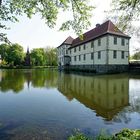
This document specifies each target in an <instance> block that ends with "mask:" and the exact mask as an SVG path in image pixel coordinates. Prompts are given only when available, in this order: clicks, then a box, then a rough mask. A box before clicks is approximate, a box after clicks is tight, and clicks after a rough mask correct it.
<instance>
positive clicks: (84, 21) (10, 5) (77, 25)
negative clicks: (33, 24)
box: [0, 0, 94, 41]
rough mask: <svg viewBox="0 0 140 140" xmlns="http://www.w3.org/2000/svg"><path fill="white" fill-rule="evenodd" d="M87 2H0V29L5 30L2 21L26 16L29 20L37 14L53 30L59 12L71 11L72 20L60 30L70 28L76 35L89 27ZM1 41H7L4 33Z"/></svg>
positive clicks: (5, 0)
mask: <svg viewBox="0 0 140 140" xmlns="http://www.w3.org/2000/svg"><path fill="white" fill-rule="evenodd" d="M93 8H94V7H92V6H90V5H89V3H88V0H84V1H83V0H10V1H9V0H1V1H0V29H7V27H6V26H5V24H4V23H3V24H2V22H3V21H12V22H16V21H18V19H17V16H18V15H22V14H23V13H24V14H26V15H27V16H28V17H29V18H31V17H32V15H34V14H36V13H39V14H40V15H41V17H42V19H45V22H46V24H47V25H48V26H49V27H50V28H53V27H54V26H55V25H56V20H57V17H58V13H59V12H60V11H72V13H73V19H71V20H68V21H66V22H65V23H63V24H62V26H61V28H60V29H61V30H66V29H70V28H72V29H73V30H74V31H75V32H76V33H77V34H81V32H82V30H83V29H86V28H87V27H88V26H89V25H90V22H89V19H90V17H91V15H92V9H93ZM0 40H1V41H8V40H7V38H6V36H5V34H4V33H0Z"/></svg>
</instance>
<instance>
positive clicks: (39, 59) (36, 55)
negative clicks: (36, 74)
mask: <svg viewBox="0 0 140 140" xmlns="http://www.w3.org/2000/svg"><path fill="white" fill-rule="evenodd" d="M30 56H31V64H32V65H34V66H44V65H45V64H46V57H45V51H44V49H43V48H36V49H33V50H32V51H31V55H30Z"/></svg>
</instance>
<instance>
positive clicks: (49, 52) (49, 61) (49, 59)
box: [45, 46, 57, 66]
mask: <svg viewBox="0 0 140 140" xmlns="http://www.w3.org/2000/svg"><path fill="white" fill-rule="evenodd" d="M45 54H46V65H48V66H56V65H57V49H56V48H53V47H49V46H48V47H46V49H45Z"/></svg>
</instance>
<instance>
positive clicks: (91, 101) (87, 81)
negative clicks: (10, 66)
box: [58, 73, 129, 120]
mask: <svg viewBox="0 0 140 140" xmlns="http://www.w3.org/2000/svg"><path fill="white" fill-rule="evenodd" d="M58 81H59V82H58V90H59V91H60V92H61V93H62V94H63V95H65V96H66V97H67V98H68V99H69V100H72V99H73V98H76V99H77V100H78V101H80V102H81V103H83V104H84V105H85V106H87V107H88V108H90V109H92V110H95V111H96V114H97V115H99V116H102V117H104V118H105V119H106V120H112V118H113V117H114V116H115V115H116V114H117V113H118V112H119V111H120V110H122V109H123V108H124V107H125V106H128V104H129V94H128V90H129V87H128V86H129V78H128V76H125V75H104V76H92V77H89V76H80V75H72V74H71V75H68V74H67V75H64V74H63V73H60V75H59V78H58Z"/></svg>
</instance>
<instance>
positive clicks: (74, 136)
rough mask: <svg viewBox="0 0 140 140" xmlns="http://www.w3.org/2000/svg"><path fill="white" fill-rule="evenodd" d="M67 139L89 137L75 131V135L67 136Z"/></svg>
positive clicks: (73, 139)
mask: <svg viewBox="0 0 140 140" xmlns="http://www.w3.org/2000/svg"><path fill="white" fill-rule="evenodd" d="M68 140H91V139H90V138H88V137H86V136H85V135H84V134H82V133H80V132H76V133H75V135H72V136H71V137H69V138H68Z"/></svg>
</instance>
